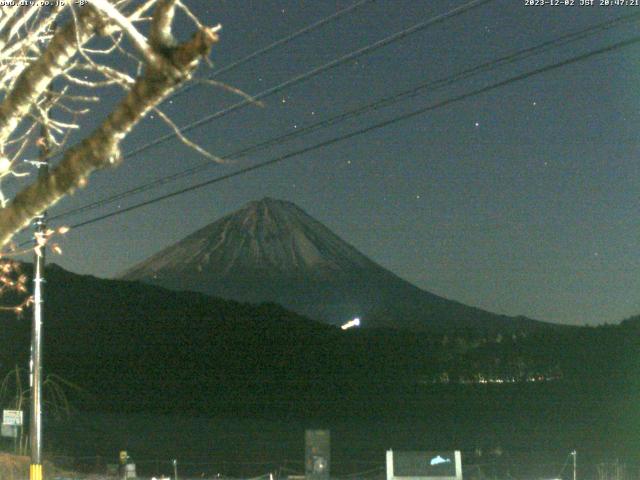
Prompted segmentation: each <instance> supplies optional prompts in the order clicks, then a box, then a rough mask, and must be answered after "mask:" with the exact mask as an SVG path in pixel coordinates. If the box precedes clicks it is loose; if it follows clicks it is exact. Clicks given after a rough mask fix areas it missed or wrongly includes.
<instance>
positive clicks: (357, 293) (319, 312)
mask: <svg viewBox="0 0 640 480" xmlns="http://www.w3.org/2000/svg"><path fill="white" fill-rule="evenodd" d="M122 278H124V279H127V280H142V281H144V282H148V283H153V284H156V285H160V286H163V287H166V288H172V289H175V290H194V291H199V292H203V293H209V294H213V295H217V296H221V297H224V298H229V299H233V300H239V301H246V302H276V303H280V304H282V305H284V306H285V307H288V308H290V309H292V310H294V311H296V312H298V313H303V314H305V315H308V316H310V317H311V318H316V319H319V320H325V321H327V322H329V323H333V324H342V323H344V322H345V321H347V320H350V319H351V318H353V317H366V316H367V315H369V318H368V319H367V318H365V319H364V322H365V324H367V325H370V326H374V325H377V326H383V325H384V326H396V327H401V326H407V325H409V324H411V325H412V327H413V328H417V329H421V328H425V327H426V326H427V325H429V324H431V326H434V325H435V324H437V323H439V324H441V326H442V324H444V323H451V324H452V325H454V324H455V325H460V324H467V325H468V324H475V323H477V322H478V321H479V320H482V319H487V320H491V321H492V322H493V323H494V324H500V325H504V324H505V322H506V323H509V322H510V320H509V319H507V318H502V317H499V316H497V315H494V314H490V313H488V312H484V311H482V310H479V309H476V308H473V307H468V306H466V305H462V304H460V303H457V302H453V301H449V300H446V299H444V298H442V297H439V296H437V295H434V294H432V293H429V292H426V291H423V290H420V289H418V288H417V287H415V286H413V285H411V284H410V283H408V282H406V281H404V280H402V279H400V278H399V277H397V276H396V275H394V274H393V273H391V272H390V271H388V270H386V269H384V268H383V267H381V266H380V265H378V264H377V263H375V262H373V261H372V260H370V259H369V258H367V257H366V256H365V255H363V254H362V253H360V252H359V251H358V250H356V249H355V248H354V247H353V246H351V245H349V244H348V243H347V242H345V241H344V240H342V239H341V238H340V237H338V236H337V235H336V234H335V233H333V232H332V231H331V230H329V229H328V228H327V227H326V226H324V225H323V224H322V223H320V222H319V221H317V220H316V219H314V218H313V217H311V216H310V215H309V214H307V213H306V212H305V211H304V210H302V209H301V208H300V207H298V206H297V205H295V204H294V203H291V202H288V201H285V200H278V199H274V198H270V197H265V198H263V199H261V200H256V201H253V202H249V203H247V204H245V205H244V206H243V207H241V208H240V209H239V210H237V211H235V212H232V213H230V214H228V215H226V216H225V217H223V218H221V219H220V220H217V221H216V222H213V223H211V224H210V225H207V226H206V227H204V228H202V229H200V230H198V231H197V232H195V233H192V234H191V235H189V236H187V237H186V238H184V239H183V240H181V241H179V242H178V243H176V244H175V245H172V246H170V247H167V248H165V249H164V250H162V251H160V252H158V253H157V254H155V255H153V256H152V257H150V258H148V259H147V260H145V261H143V262H141V263H139V264H138V265H135V266H134V267H133V268H131V269H130V270H128V271H127V272H125V273H124V274H123V275H122Z"/></svg>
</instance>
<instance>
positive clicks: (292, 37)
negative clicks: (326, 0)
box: [163, 0, 373, 103]
mask: <svg viewBox="0 0 640 480" xmlns="http://www.w3.org/2000/svg"><path fill="white" fill-rule="evenodd" d="M372 1H373V0H360V1H359V2H356V3H354V4H353V5H350V6H348V7H346V8H343V9H342V10H338V11H337V12H335V13H334V14H332V15H329V16H328V17H325V18H323V19H320V20H318V21H317V22H314V23H312V24H310V25H307V26H306V27H303V28H301V29H300V30H297V31H296V32H294V33H292V34H291V35H288V36H286V37H284V38H281V39H279V40H276V41H275V42H273V43H270V44H269V45H267V46H266V47H263V48H261V49H259V50H256V51H255V52H252V53H250V54H248V55H246V56H244V57H242V58H241V59H239V60H236V61H235V62H232V63H230V64H229V65H226V66H224V67H222V68H220V69H218V70H216V71H215V72H213V73H211V74H210V75H208V76H207V78H209V79H213V78H216V77H218V76H220V75H222V74H223V73H227V72H230V71H231V70H235V69H236V68H238V67H240V66H242V65H244V64H245V63H247V62H250V61H251V60H253V59H254V58H257V57H259V56H261V55H264V54H265V53H268V52H270V51H271V50H273V49H275V48H278V47H281V46H282V45H286V44H287V43H289V42H291V41H292V40H295V39H296V38H298V37H301V36H303V35H305V34H307V33H311V32H313V31H314V30H317V29H318V28H320V27H322V26H324V25H326V24H327V23H329V22H331V21H332V20H335V19H337V18H339V17H341V16H342V15H345V14H347V13H349V12H352V11H353V10H355V9H357V8H359V7H361V6H363V5H365V4H366V3H370V2H372ZM196 85H197V84H194V83H190V84H189V85H186V86H185V87H183V88H182V89H180V90H179V91H177V92H175V93H174V94H173V95H170V96H169V97H168V98H167V99H165V101H167V100H169V99H171V98H175V97H177V96H179V95H182V94H183V93H185V92H187V91H189V90H191V89H192V88H193V87H195V86H196ZM163 103H164V102H163Z"/></svg>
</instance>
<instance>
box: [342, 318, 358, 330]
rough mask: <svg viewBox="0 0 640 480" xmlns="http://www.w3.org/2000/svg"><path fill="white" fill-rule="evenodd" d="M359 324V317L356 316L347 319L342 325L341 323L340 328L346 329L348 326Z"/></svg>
mask: <svg viewBox="0 0 640 480" xmlns="http://www.w3.org/2000/svg"><path fill="white" fill-rule="evenodd" d="M359 326H360V319H359V318H358V317H356V318H354V319H353V320H350V321H348V322H347V323H345V324H344V325H342V327H340V328H342V330H347V329H349V328H352V327H359Z"/></svg>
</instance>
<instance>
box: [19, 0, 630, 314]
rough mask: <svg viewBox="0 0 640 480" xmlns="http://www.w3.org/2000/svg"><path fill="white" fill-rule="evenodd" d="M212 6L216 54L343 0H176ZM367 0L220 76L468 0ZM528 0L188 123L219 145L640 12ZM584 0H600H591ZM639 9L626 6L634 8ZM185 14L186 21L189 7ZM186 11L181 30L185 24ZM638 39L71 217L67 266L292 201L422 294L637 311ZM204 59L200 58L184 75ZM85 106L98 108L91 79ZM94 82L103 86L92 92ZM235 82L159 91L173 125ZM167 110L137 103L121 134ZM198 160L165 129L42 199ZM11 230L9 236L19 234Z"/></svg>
mask: <svg viewBox="0 0 640 480" xmlns="http://www.w3.org/2000/svg"><path fill="white" fill-rule="evenodd" d="M186 3H187V4H188V5H190V6H191V7H192V8H193V10H194V12H195V13H196V15H197V16H198V17H199V18H200V19H201V20H202V21H203V22H204V23H208V24H215V23H218V22H220V23H221V24H222V25H223V31H222V34H221V41H220V43H219V44H218V45H217V46H216V47H215V48H214V52H213V55H212V59H213V62H214V64H215V65H214V69H215V68H218V67H224V66H226V65H229V64H231V63H232V62H234V61H236V60H237V59H239V58H242V57H243V56H245V55H247V54H249V53H251V52H253V51H255V50H258V49H260V48H262V47H264V46H266V45H267V44H269V43H271V42H273V41H275V40H278V39H280V38H283V37H285V36H287V35H289V34H291V33H293V32H295V31H296V30H299V29H300V28H302V27H304V26H306V25H308V24H311V23H313V22H315V21H318V20H320V19H322V18H324V17H327V16H329V15H332V14H333V13H335V12H336V11H338V10H340V9H342V8H345V7H348V6H349V5H351V4H352V3H353V1H333V0H314V1H310V0H306V1H301V0H295V1H293V0H292V1H278V0H255V1H247V0H243V1H241V2H239V1H234V0H227V1H212V0H187V1H186ZM465 3H466V2H465V1H461V0H437V1H427V0H386V1H382V0H381V1H370V2H366V3H365V4H363V5H362V6H360V7H358V8H357V9H355V10H353V11H352V12H351V13H348V14H346V15H343V16H341V17H340V18H338V19H336V20H334V21H332V22H330V23H328V24H327V25H325V26H324V27H322V28H321V29H319V30H317V31H315V32H313V33H311V34H308V35H305V36H303V37H301V38H299V39H296V40H294V41H292V42H291V43H289V44H287V45H286V46H284V47H280V48H277V49H275V50H274V51H272V52H270V53H268V54H265V55H263V56H260V57H259V58H257V59H255V60H253V61H251V62H248V63H247V64H246V65H244V66H242V67H240V68H237V69H235V70H233V71H230V72H228V73H224V74H222V75H220V77H218V78H217V80H220V81H224V82H226V83H228V84H230V85H232V86H234V87H237V88H239V89H241V90H243V91H245V92H247V93H250V94H257V93H259V92H261V91H263V90H265V89H267V88H270V87H272V86H274V85H277V84H278V83H281V82H283V81H285V80H287V79H290V78H292V77H294V76H296V75H299V74H302V73H304V72H306V71H308V70H310V69H312V68H315V67H317V66H320V65H322V64H325V63H327V62H329V61H331V60H333V59H335V58H337V57H340V56H342V55H344V54H346V53H348V52H351V51H353V50H356V49H358V48H361V47H363V46H366V45H368V44H371V43H373V42H376V41H378V40H380V39H382V38H384V37H386V36H388V35H391V34H393V33H395V32H398V31H400V30H402V29H406V28H409V27H411V26H413V25H414V24H417V23H420V22H424V21H425V20H427V19H429V18H431V17H434V16H436V15H438V14H442V13H444V12H446V11H448V10H450V9H451V8H454V7H456V6H460V5H463V4H465ZM575 3H576V5H575V6H573V7H570V6H557V7H554V6H525V1H524V0H495V1H493V2H490V3H488V4H487V5H483V6H481V7H478V8H475V9H473V10H471V11H469V12H467V13H464V14H463V15H461V16H459V17H456V18H453V19H451V20H447V21H445V22H443V23H441V24H438V25H434V26H433V27H430V28H427V29H424V30H422V31H420V32H417V33H414V34H412V35H409V36H407V37H406V38H404V39H402V40H399V41H397V42H394V43H391V44H390V45H388V46H386V47H384V48H381V49H378V50H376V51H374V52H372V53H370V54H368V55H364V56H362V57H360V58H358V59H356V60H352V61H349V62H347V63H345V64H343V65H340V66H338V67H336V68H334V69H331V70H330V71H327V72H325V73H323V74H321V75H318V76H316V77H314V78H312V79H310V80H307V81H305V82H302V83H300V84H298V85H296V86H294V87H292V88H288V89H286V90H283V91H281V92H278V93H277V94H275V95H272V96H269V97H267V98H265V99H264V103H265V104H264V107H262V108H261V107H259V106H247V107H245V108H242V109H239V110H238V111H235V112H233V113H231V114H229V115H225V116H224V117H222V118H218V119H216V120H214V121H212V122H210V123H207V124H205V125H203V126H201V127H199V128H197V129H194V130H192V131H190V132H189V137H190V138H191V139H193V140H194V141H196V142H198V143H199V144H200V145H201V146H203V147H204V148H206V149H207V150H209V151H211V152H213V153H215V154H216V155H220V156H223V155H226V154H229V153H231V152H233V151H236V150H239V149H241V148H244V147H247V146H250V145H252V144H254V143H258V142H261V141H264V140H266V139H269V138H272V137H276V136H278V135H281V134H283V133H286V132H288V131H290V130H294V129H301V128H304V127H305V126H307V125H309V124H311V123H313V122H316V121H318V120H322V119H325V118H329V117H331V116H333V115H336V114H338V113H341V112H344V111H347V110H350V109H354V108H357V107H359V106H361V105H364V104H367V103H370V102H373V101H375V100H377V99H379V98H382V97H385V96H389V95H392V94H395V93H397V92H400V91H403V90H406V89H409V88H412V87H414V86H416V85H418V84H420V83H423V82H426V81H429V80H436V79H440V78H443V77H447V76H450V75H452V74H455V73H457V72H461V71H464V70H465V69H468V68H471V67H474V66H476V65H479V64H482V63H483V62H488V61H491V60H494V59H497V58H500V57H502V56H505V55H508V54H510V53H512V52H515V51H518V50H521V49H524V48H527V47H531V46H534V45H537V44H539V43H541V42H544V41H548V40H552V39H554V38H556V37H560V36H562V35H564V34H567V33H570V32H574V31H579V30H581V29H584V28H586V27H588V26H590V25H595V24H597V23H600V22H603V21H605V20H607V19H614V18H616V17H621V16H625V15H630V14H636V13H640V6H636V7H634V6H610V7H606V6H598V5H596V6H592V7H586V6H578V5H577V4H578V3H579V0H576V1H575ZM596 3H599V0H596ZM639 21H640V20H639ZM639 24H640V23H639V22H631V23H628V24H625V25H622V26H619V27H617V28H614V29H611V30H607V31H604V32H601V33H599V34H593V35H590V36H589V37H588V38H586V39H583V40H581V41H578V42H575V43H570V44H568V45H561V46H558V47H557V48H553V49H550V50H549V51H547V52H546V53H543V54H540V55H536V56H533V57H530V58H527V59H525V60H523V61H520V62H517V63H514V64H509V65H505V66H502V67H501V68H498V69H494V70H492V71H490V72H486V73H483V74H480V75H477V76H474V77H472V78H469V79H466V80H464V81H460V82H455V83H450V84H448V85H446V86H445V87H444V88H441V89H438V90H436V91H433V92H431V91H429V90H426V91H423V92H421V94H419V95H417V96H415V97H413V98H411V99H409V100H407V101H402V102H399V103H396V104H394V105H392V106H389V107H387V108H382V109H378V110H376V111H369V112H367V113H366V114H364V115H361V116H358V117H357V118H354V119H351V120H349V121H346V122H343V123H340V124H337V125H335V126H332V127H331V128H327V129H322V130H320V131H317V132H314V133H311V134H309V135H306V136H302V137H300V138H297V139H296V140H294V141H291V142H287V143H283V144H281V145H278V146H274V147H271V148H269V149H266V150H263V151H260V152H257V153H254V154H251V155H249V156H247V157H243V158H239V159H237V160H234V161H231V162H229V163H227V164H225V165H212V167H211V168H209V169H207V170H205V171H203V172H200V173H198V174H197V175H195V176H191V177H187V178H184V179H182V180H180V181H178V182H172V183H169V184H167V185H164V186H162V187H161V188H156V189H153V190H150V191H147V192H144V193H143V194H140V195H136V196H130V197H128V198H126V199H124V200H122V201H121V202H119V203H116V204H112V205H108V206H105V207H104V208H102V209H98V210H93V211H89V212H84V213H82V214H79V215H76V216H69V217H67V218H64V219H61V220H60V221H59V223H58V224H74V223H78V222H82V221H84V220H88V219H91V218H93V217H96V216H99V215H102V214H104V213H108V212H110V211H113V210H114V209H117V208H125V207H127V206H129V205H132V204H134V203H138V202H140V201H144V200H148V199H151V198H154V197H156V196H158V195H161V194H163V193H167V192H170V191H173V190H176V189H179V188H183V187H186V186H189V185H192V184H194V183H197V182H201V181H204V180H207V179H210V178H214V177H216V176H219V175H223V174H226V173H229V172H232V171H234V170H237V169H240V168H243V167H246V166H248V165H251V164H254V163H258V162H262V161H265V160H268V159H270V158H274V157H276V156H277V155H279V154H283V153H287V152H290V151H294V150H298V149H301V148H304V147H307V146H310V145H313V144H316V143H319V142H321V141H323V140H327V139H330V138H333V137H336V136H339V135H344V134H346V133H348V132H351V131H355V130H358V129H360V128H364V127H366V126H368V125H371V124H374V123H376V122H380V121H382V120H385V119H390V118H393V117H396V116H399V115H402V114H403V113H407V112H410V111H412V110H414V109H417V108H420V107H423V106H427V105H430V104H435V103H438V102H441V101H443V100H445V99H448V98H451V97H455V96H457V95H460V94H463V93H466V92H469V91H472V90H475V89H479V88H481V87H484V86H486V85H490V84H492V83H495V82H498V81H500V80H504V79H507V78H510V77H513V76H516V75H518V74H521V73H524V72H528V71H531V70H535V69H536V68H539V67H542V66H544V65H548V64H553V63H556V62H560V61H562V60H564V59H568V58H571V57H574V56H577V55H580V54H583V53H585V52H589V51H591V50H595V49H598V48H601V47H604V46H607V45H610V44H614V43H616V42H619V41H621V40H624V39H629V38H632V37H634V36H635V35H637V32H638V25H639ZM185 27H186V24H185ZM189 28H191V27H186V28H183V27H181V28H180V30H183V31H184V35H186V34H187V32H188V31H189ZM639 60H640V46H639V45H638V44H634V45H632V46H630V47H626V48H623V49H619V50H616V51H613V52H609V53H606V54H604V55H599V56H594V57H592V58H589V59H588V60H585V61H582V62H579V63H574V64H571V65H568V66H566V67H563V68H559V69H555V70H552V71H549V72H547V73H544V74H541V75H537V76H533V77H531V78H527V79H525V80H522V81H519V82H514V83H511V84H508V85H506V86H504V87H501V88H498V89H495V90H493V91H490V92H487V93H484V94H480V95H477V96H474V97H471V98H468V99H466V100H464V101H460V102H457V103H453V104H450V105H447V106H445V107H442V108H438V109H435V110H432V111H430V112H427V113H425V114H424V115H419V116H415V117H413V118H410V119H408V120H405V121H401V122H397V123H394V124H392V125H389V126H387V127H385V128H381V129H377V130H374V131H371V132H369V133H367V134H364V135H359V136H356V137H353V138H350V139H348V140H345V141H343V142H339V143H336V144H333V145H331V146H329V147H326V148H322V149H317V150H314V151H312V152H309V153H307V154H304V155H300V156H296V157H293V158H291V159H289V160H287V161H285V162H282V163H279V164H277V165H273V166H271V167H268V168H263V169H260V170H257V171H255V172H252V173H249V174H246V175H242V176H239V177H236V178H233V179H231V180H228V181H224V182H220V183H217V184H214V185H211V186H209V187H206V188H202V189H199V190H196V191H193V192H191V193H187V194H184V195H180V196H178V197H174V198H172V199H170V200H166V201H162V202H158V203H155V204H153V205H150V206H147V207H144V208H141V209H138V210H135V211H133V212H129V213H126V214H123V215H119V216H116V217H113V218H110V219H108V220H104V221H101V222H96V223H94V224H92V225H88V226H85V227H82V228H78V229H75V230H72V231H71V232H69V233H68V234H67V238H66V239H65V240H64V241H63V243H62V247H63V249H64V255H63V256H62V257H56V258H51V261H55V262H56V263H59V264H60V265H62V266H63V267H65V268H67V269H69V270H72V271H75V272H78V273H90V274H93V275H96V276H100V277H111V276H114V275H116V274H118V273H119V272H121V271H123V270H124V269H125V268H127V267H129V266H131V265H132V264H134V263H135V262H138V261H140V260H142V259H144V258H146V257H148V256H149V255H151V254H153V253H155V252H156V251H158V250H159V249H161V248H163V247H165V246H167V245H169V244H171V243H173V242H176V241H178V240H180V239H181V238H183V237H184V236H186V235H187V234H189V233H191V232H193V231H194V230H196V229H199V228H201V227H203V226H205V225H207V224H209V223H211V222H212V221H214V220H216V219H218V218H220V217H221V216H223V215H225V214H227V213H230V212H231V211H233V210H235V209H237V208H239V207H241V206H242V205H243V204H245V203H246V202H249V201H251V200H256V199H260V198H262V197H265V196H270V197H274V198H279V199H284V200H290V201H292V202H294V203H296V204H297V205H299V206H300V207H301V208H303V209H304V210H305V211H306V212H307V213H309V214H310V215H312V216H314V217H315V218H317V219H318V220H320V221H321V222H323V223H324V224H325V225H327V226H328V227H329V228H330V229H332V230H333V231H334V232H335V233H337V234H338V235H339V236H341V237H342V238H344V239H345V240H346V241H348V242H349V243H351V244H352V245H354V246H355V247H356V248H358V249H359V250H360V251H362V252H363V253H365V254H366V255H368V256H369V257H370V258H372V259H373V260H375V261H376V262H378V263H380V264H381V265H382V266H384V267H386V268H388V269H389V270H391V271H393V272H394V273H396V274H398V275H399V276H401V277H402V278H405V279H406V280H408V281H410V282H412V283H414V284H415V285H417V286H419V287H420V288H423V289H425V290H428V291H431V292H433V293H436V294H439V295H442V296H444V297H447V298H451V299H455V300H458V301H460V302H463V303H466V304H469V305H474V306H478V307H481V308H484V309H486V310H490V311H493V312H498V313H505V314H510V315H526V316H529V317H532V318H537V319H543V320H548V321H553V322H560V323H569V324H600V323H604V322H617V321H620V320H622V319H623V318H625V317H628V316H631V315H634V314H638V313H640V273H639V272H640V256H639V255H638V249H639V243H638V239H639V234H640V220H639V217H638V213H637V212H638V211H639V210H640V168H639V162H638V158H637V157H638V150H639V147H640V135H639V133H638V126H639V125H640V93H639V90H638V85H639V84H640V63H639ZM214 71H215V70H207V69H206V68H204V69H201V70H200V71H199V73H198V76H199V77H206V76H207V75H209V74H211V73H212V72H214ZM104 94H105V98H106V101H105V104H104V106H103V107H102V110H101V111H100V112H99V115H97V116H93V117H92V118H91V119H87V121H86V123H85V127H83V129H84V131H85V132H86V131H87V130H86V129H88V128H91V126H92V125H95V122H97V121H98V120H99V119H100V118H101V117H102V116H103V115H104V113H106V112H107V110H108V107H109V98H113V99H116V98H117V96H118V95H119V94H118V93H117V92H116V91H115V90H113V91H111V90H110V91H106V92H105V93H104ZM107 97H108V98H107ZM240 100H241V98H240V97H238V96H236V95H234V94H232V93H230V92H227V91H224V90H222V89H220V88H217V87H215V86H211V85H198V86H195V87H194V88H191V89H189V90H188V91H187V92H186V93H184V94H182V95H179V96H177V97H175V98H174V99H173V100H172V101H171V102H170V103H167V104H165V105H164V106H163V110H164V111H165V112H166V113H168V114H170V115H171V117H172V119H173V120H174V121H175V122H176V123H177V124H178V125H185V124H188V123H190V122H193V121H195V120H197V119H199V118H202V117H205V116H206V115H210V114H212V113H214V112H216V111H218V110H221V109H224V108H226V107H228V106H230V105H233V104H234V103H237V102H239V101H240ZM168 132H169V129H168V128H167V127H166V126H165V125H164V124H163V123H162V122H161V121H160V120H158V119H157V118H148V119H147V120H145V121H144V122H143V124H142V125H140V126H139V127H138V128H137V129H136V130H135V131H134V132H133V133H132V134H131V135H130V137H128V138H127V140H126V142H125V147H124V151H125V152H127V151H131V150H133V149H135V148H136V147H139V146H141V145H144V144H146V143H147V142H149V141H151V140H153V139H154V138H156V137H158V136H160V135H163V134H165V133H168ZM206 161H208V160H205V159H203V157H201V156H199V155H198V154H197V153H195V152H193V151H192V150H190V149H188V148H187V147H185V146H183V145H182V144H180V143H179V142H178V141H176V140H175V139H174V140H172V141H168V142H165V143H163V144H162V145H159V146H157V147H154V148H151V149H148V150H146V151H144V152H142V153H140V154H138V155H135V156H132V157H131V158H127V159H126V160H125V162H124V163H123V164H122V165H121V166H120V167H119V168H117V169H116V170H110V171H104V172H100V173H98V174H96V175H94V176H93V177H91V179H90V182H89V186H88V187H87V188H86V189H85V190H83V191H79V192H77V193H76V194H75V195H74V196H73V197H70V198H67V199H65V200H64V201H62V202H61V203H60V204H59V205H58V206H56V207H55V208H54V209H53V210H52V211H51V214H52V215H56V214H58V213H60V212H63V211H65V210H68V209H70V208H75V207H78V206H81V205H84V204H87V203H89V202H92V201H95V200H98V199H100V198H103V197H105V196H108V195H112V194H114V193H118V192H120V191H123V190H127V189H129V188H133V187H135V186H137V185H140V184H143V183H145V182H148V181H152V180H154V179H157V178H160V177H162V176H165V175H168V174H172V173H175V172H179V171H181V170H184V169H186V168H189V167H192V166H195V165H199V164H201V163H202V162H206ZM19 238H20V239H22V238H25V237H24V235H23V236H21V237H19Z"/></svg>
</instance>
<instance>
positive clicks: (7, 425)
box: [0, 410, 23, 438]
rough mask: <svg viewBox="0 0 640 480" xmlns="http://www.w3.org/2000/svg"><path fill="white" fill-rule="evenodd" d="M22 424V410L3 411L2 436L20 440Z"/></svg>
mask: <svg viewBox="0 0 640 480" xmlns="http://www.w3.org/2000/svg"><path fill="white" fill-rule="evenodd" d="M22 422H23V416H22V410H3V411H2V429H1V430H0V434H1V435H2V436H3V437H8V438H18V430H19V429H20V427H21V426H22Z"/></svg>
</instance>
